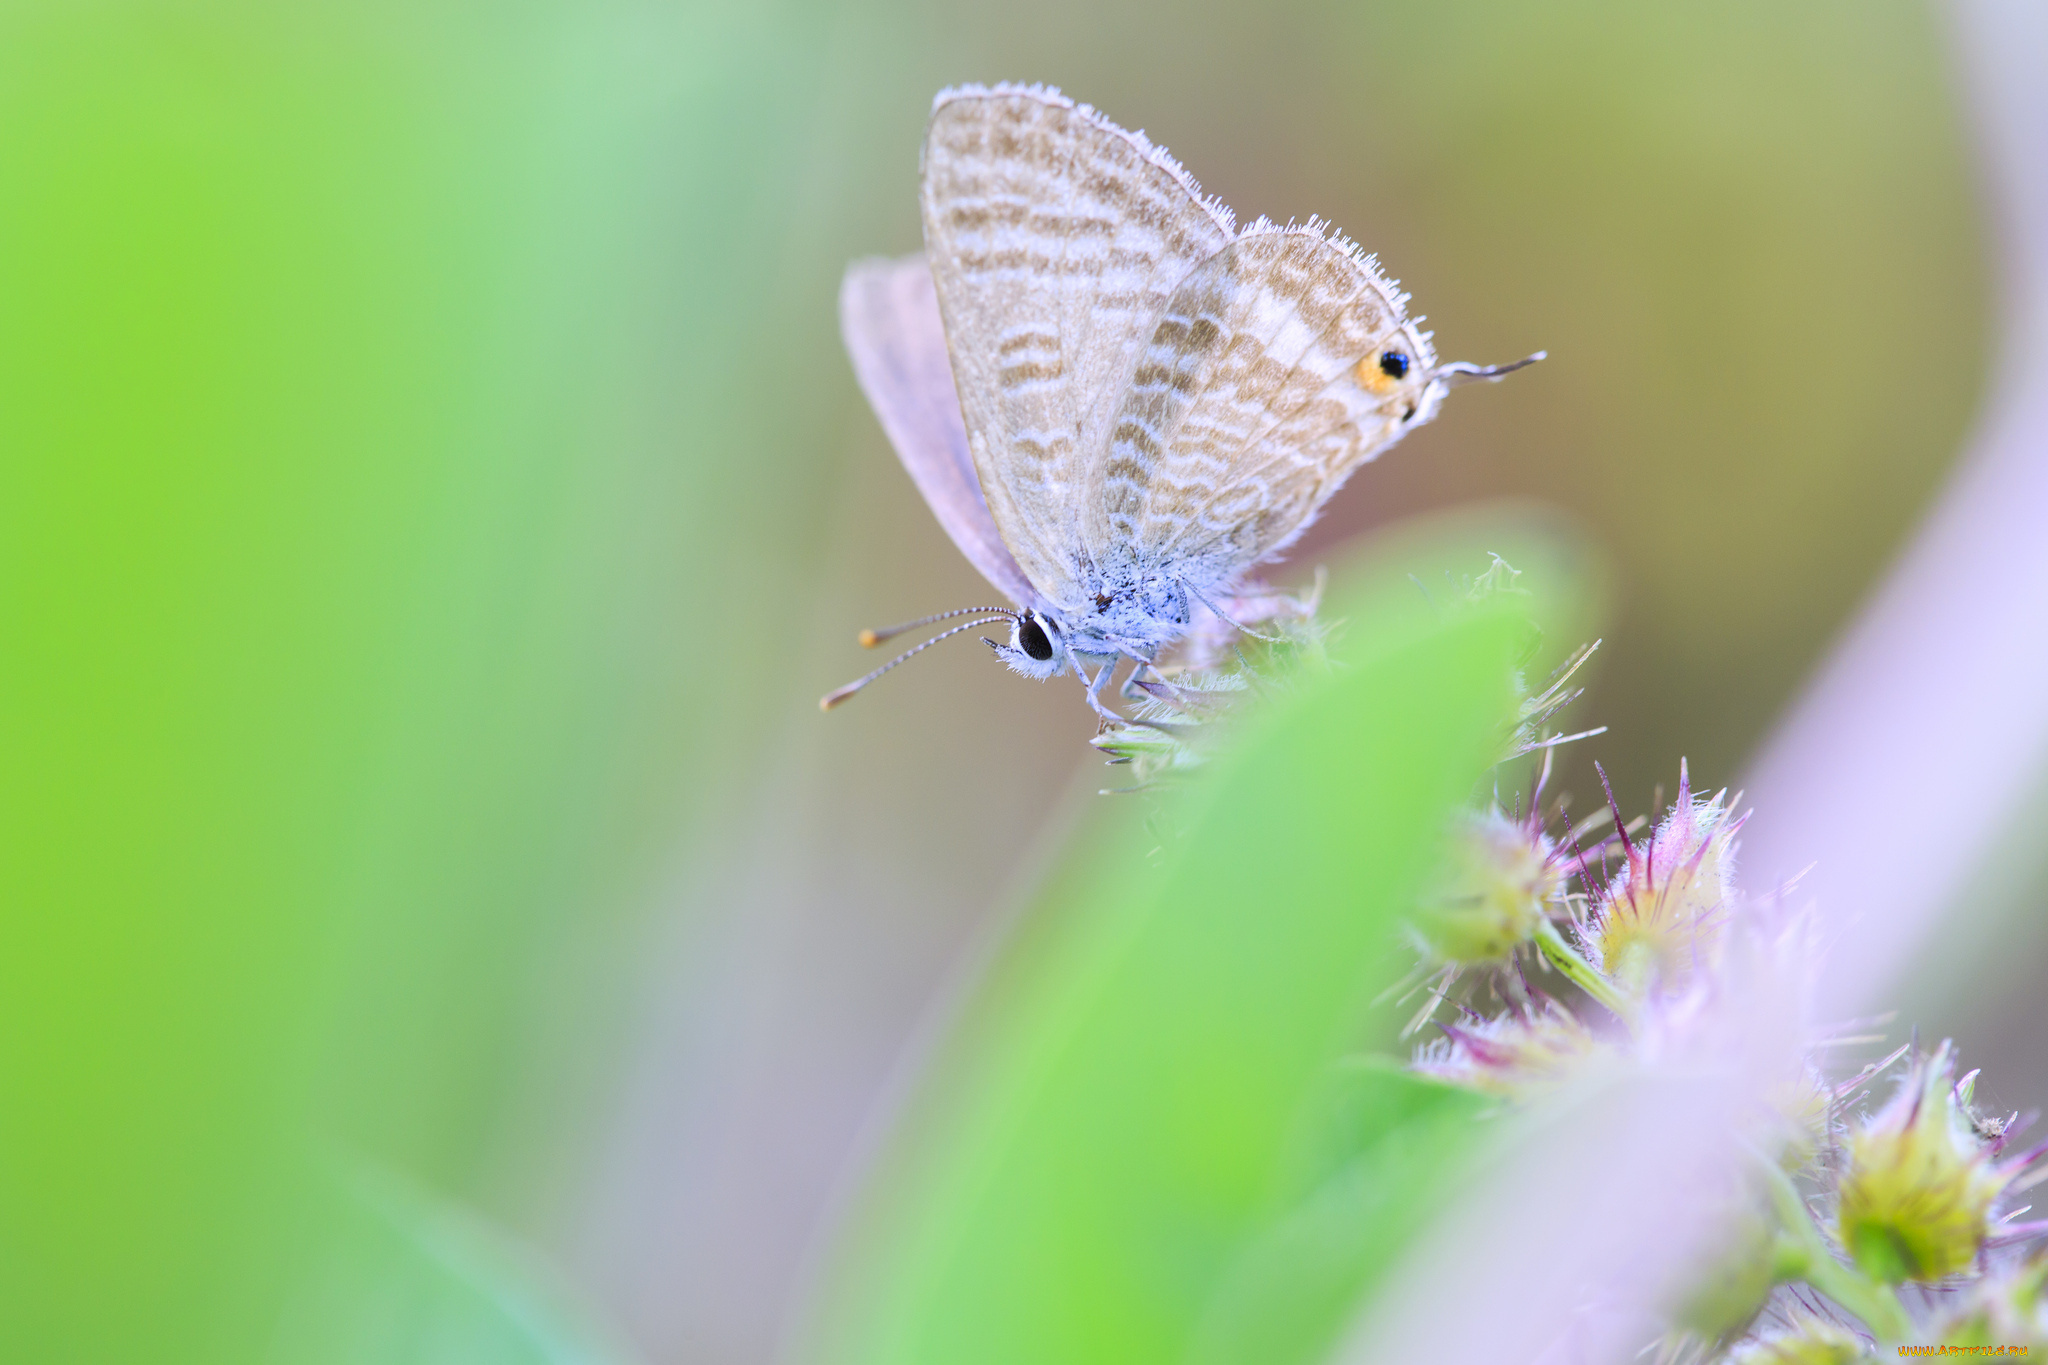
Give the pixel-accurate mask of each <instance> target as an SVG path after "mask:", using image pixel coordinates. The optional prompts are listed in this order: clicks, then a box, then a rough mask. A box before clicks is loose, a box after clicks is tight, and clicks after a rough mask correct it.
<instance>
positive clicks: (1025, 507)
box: [920, 86, 1231, 604]
mask: <svg viewBox="0 0 2048 1365" xmlns="http://www.w3.org/2000/svg"><path fill="white" fill-rule="evenodd" d="M920 200H921V203H922V207H923V212H924V236H925V247H926V250H927V251H928V252H929V253H930V255H931V260H932V278H933V280H934V282H935V284H936V286H937V292H938V301H939V310H940V312H941V313H942V314H943V315H944V318H945V326H946V337H947V341H948V342H949V344H950V348H951V352H952V358H953V375H954V378H955V380H956V381H957V383H958V386H959V393H960V407H961V411H962V415H963V416H964V418H965V425H966V430H967V439H968V450H969V452H970V454H971V455H972V458H973V461H974V467H975V469H976V470H977V471H978V472H979V473H980V476H981V487H982V490H983V492H984V493H985V494H986V495H987V498H988V507H989V511H990V513H991V514H992V515H993V517H994V519H995V524H996V526H997V528H998V529H999V530H1000V531H1001V533H1002V538H1003V540H1004V542H1005V543H1006V544H1007V545H1008V546H1009V548H1010V551H1011V553H1012V554H1014V555H1015V557H1016V559H1017V561H1018V563H1019V564H1021V565H1022V566H1023V569H1024V572H1025V573H1026V575H1028V576H1029V577H1030V579H1031V581H1032V583H1033V584H1034V585H1036V586H1037V587H1038V589H1039V590H1040V591H1041V592H1042V593H1043V594H1044V595H1045V596H1046V597H1047V598H1049V599H1051V600H1052V601H1053V602H1055V603H1067V604H1071V603H1073V601H1074V600H1075V597H1076V595H1077V592H1078V587H1077V584H1076V581H1075V578H1074V573H1075V568H1076V564H1077V560H1078V559H1079V557H1080V555H1081V554H1082V552H1083V545H1082V528H1081V525H1080V522H1081V513H1080V507H1081V500H1082V498H1083V497H1084V495H1085V494H1086V492H1087V489H1088V487H1089V484H1090V482H1091V475H1092V470H1091V466H1093V465H1097V464H1099V463H1100V452H1101V450H1102V449H1103V447H1104V444H1105V442H1106V439H1107V435H1108V430H1109V427H1110V425H1111V422H1112V421H1113V419H1114V417H1115V413H1116V404H1117V399H1118V398H1119V397H1120V396H1121V395H1122V393H1123V391H1124V389H1125V388H1126V387H1127V385H1128V383H1129V379H1130V375H1131V372H1132V370H1133V368H1134V367H1135V366H1136V364H1137V360H1138V355H1139V353H1140V352H1141V351H1142V350H1143V349H1144V346H1145V343H1146V341H1147V339H1148V338H1150V337H1151V336H1152V334H1153V330H1154V327H1155V325H1156V324H1157V322H1158V319H1159V313H1160V309H1161V308H1163V307H1164V306H1165V305H1166V302H1167V300H1168V299H1169V298H1170V297H1171V296H1172V294H1173V291H1174V289H1175V287H1176V286H1178V285H1179V284H1180V283H1181V281H1182V280H1183V279H1185V278H1186V277H1187V275H1188V273H1189V272H1190V271H1192V270H1193V269H1194V268H1195V267H1196V266H1197V265H1199V264H1200V263H1201V262H1202V261H1204V260H1207V259H1208V258H1209V257H1211V256H1213V255H1214V254H1215V253H1216V252H1217V251H1218V250H1219V249H1221V248H1222V247H1223V245H1224V244H1225V243H1226V242H1228V241H1229V240H1230V235H1231V224H1230V220H1229V216H1228V213H1227V211H1226V210H1224V209H1222V208H1221V207H1220V206H1217V205H1214V204H1212V203H1210V202H1209V201H1207V200H1205V199H1204V198H1203V196H1202V194H1201V191H1200V190H1199V189H1198V188H1197V187H1196V186H1195V184H1194V182H1193V181H1192V180H1190V179H1189V178H1188V177H1187V175H1186V174H1185V173H1184V172H1182V171H1181V169H1180V168H1179V167H1178V166H1177V165H1176V164H1174V162H1173V161H1172V159H1171V158H1169V157H1168V156H1167V155H1166V154H1165V153H1164V152H1163V151H1161V150H1159V149H1158V148H1155V147H1153V146H1152V144H1151V143H1149V142H1147V141H1146V140H1145V139H1144V137H1143V136H1142V135H1139V134H1134V133H1128V132H1125V131H1124V130H1123V129H1121V128H1118V127H1117V126H1116V125H1114V124H1112V123H1110V122H1109V121H1108V120H1106V119H1104V118H1102V117H1100V116H1099V115H1097V114H1095V113H1094V112H1093V111H1092V110H1089V109H1087V108H1085V107H1081V106H1076V105H1075V104H1074V103H1073V102H1072V101H1071V100H1068V99H1066V98H1065V97H1063V96H1061V95H1060V94H1059V93H1058V92H1057V91H1052V90H1046V89H1043V88H1038V87H1032V88H1024V87H1016V86H998V87H996V88H994V89H983V88H978V87H974V88H966V89H960V90H951V91H946V92H944V93H942V94H941V95H940V96H939V98H938V100H937V101H936V103H935V104H934V106H933V110H932V120H931V127H930V130H929V131H928V133H927V135H926V138H925V147H924V168H923V184H922V189H921V193H920Z"/></svg>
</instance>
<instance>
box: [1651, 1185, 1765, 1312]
mask: <svg viewBox="0 0 2048 1365" xmlns="http://www.w3.org/2000/svg"><path fill="white" fill-rule="evenodd" d="M1777 1233H1778V1227H1777V1224H1776V1222H1774V1221H1773V1220H1772V1219H1771V1218H1769V1217H1768V1216H1767V1215H1765V1214H1764V1212H1763V1211H1762V1210H1760V1209H1758V1208H1756V1207H1755V1206H1754V1205H1753V1204H1751V1203H1747V1202H1745V1204H1744V1205H1743V1206H1742V1207H1739V1208H1737V1209H1735V1210H1733V1211H1732V1213H1731V1214H1730V1216H1729V1217H1728V1219H1727V1220H1726V1223H1725V1224H1724V1227H1723V1230H1722V1234H1721V1237H1720V1240H1719V1242H1718V1243H1717V1252H1718V1254H1717V1255H1716V1256H1715V1257H1714V1259H1713V1261H1712V1262H1710V1263H1709V1264H1708V1267H1707V1271H1706V1273H1705V1274H1704V1275H1703V1276H1701V1277H1700V1279H1699V1280H1698V1281H1697V1282H1696V1283H1694V1284H1692V1285H1690V1286H1688V1290H1687V1293H1686V1294H1685V1296H1684V1297H1683V1298H1681V1299H1680V1300H1679V1301H1678V1303H1677V1306H1676V1307H1674V1308H1673V1309H1672V1313H1671V1317H1672V1320H1673V1321H1674V1322H1676V1323H1677V1324H1678V1325H1679V1326H1681V1327H1683V1328H1685V1329H1686V1330H1687V1331H1690V1332H1694V1333H1697V1334H1698V1335H1700V1336H1702V1337H1704V1338H1706V1339H1707V1340H1708V1341H1725V1340H1727V1339H1728V1338H1729V1337H1731V1336H1733V1335H1735V1334H1736V1333H1737V1332H1740V1331H1742V1330H1743V1329H1744V1328H1746V1327H1748V1326H1749V1324H1750V1323H1752V1322H1754V1321H1755V1320H1756V1315H1757V1314H1758V1313H1761V1312H1762V1311H1763V1307H1764V1304H1765V1303H1766V1302H1767V1301H1768V1300H1769V1299H1770V1297H1771V1289H1772V1287H1773V1286H1774V1285H1776V1284H1777V1282H1778V1276H1777V1258H1776V1257H1775V1256H1774V1255H1773V1254H1772V1244H1773V1242H1774V1241H1775V1239H1776V1237H1777Z"/></svg>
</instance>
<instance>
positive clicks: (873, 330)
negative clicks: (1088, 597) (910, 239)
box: [839, 256, 1039, 607]
mask: <svg viewBox="0 0 2048 1365" xmlns="http://www.w3.org/2000/svg"><path fill="white" fill-rule="evenodd" d="M839 330H840V333H841V335H842V336H844V337H845V339H846V352H847V354H848V355H849V356H851V357H852V359H853V373H854V377H855V378H856V379H858V380H859V381H860V387H861V392H862V393H865V394H866V395H867V397H868V403H869V405H870V406H871V407H873V408H874V410H875V416H876V417H878V418H880V419H881V422H882V430H883V431H884V432H886V433H888V436H889V443H890V444H891V445H893V446H895V447H896V456H897V458H898V459H900V460H902V461H903V467H904V468H905V469H906V470H908V471H909V472H910V479H911V482H912V483H915V484H916V485H917V491H918V492H920V493H922V494H924V500H925V502H926V503H927V504H929V505H930V507H931V509H932V515H934V516H936V517H937V518H938V519H939V525H941V526H943V527H945V528H946V534H947V535H949V536H951V537H952V538H953V543H954V544H955V545H957V546H959V547H960V553H962V554H964V555H966V556H967V559H968V562H970V563H971V564H973V565H974V567H975V568H977V569H979V570H981V576H982V577H983V578H986V579H987V580H988V581H989V582H990V583H991V584H993V585H994V586H995V589H996V591H998V592H1000V593H1002V594H1003V595H1004V596H1006V597H1008V598H1009V599H1010V600H1011V601H1012V602H1015V603H1016V604H1017V605H1018V606H1024V607H1028V606H1037V605H1039V602H1038V594H1037V593H1036V592H1034V591H1033V590H1032V587H1031V580H1029V579H1028V578H1026V577H1025V576H1024V570H1023V569H1021V568H1019V567H1018V565H1017V561H1016V560H1015V559H1013V558H1012V557H1011V555H1010V552H1009V551H1008V550H1007V549H1005V548H1004V547H1003V538H1002V535H1001V534H1000V533H999V532H998V531H997V530H996V524H995V521H994V519H993V518H991V517H990V516H989V512H988V501H987V499H985V498H983V497H982V495H981V481H980V480H979V479H978V478H977V477H976V476H975V472H974V461H973V459H972V458H970V457H969V455H968V453H967V428H966V426H965V425H963V424H962V422H961V420H960V398H959V395H958V394H957V393H955V392H954V389H953V367H952V363H951V362H950V361H949V360H948V359H947V358H946V333H945V328H944V327H943V325H942V324H941V323H940V321H939V301H938V296H937V295H936V294H935V293H933V291H932V272H931V268H930V267H929V266H928V265H927V264H926V263H925V259H924V257H922V256H908V257H905V258H904V259H902V260H899V261H880V260H873V261H855V262H854V263H853V264H852V265H851V266H849V267H847V271H846V279H845V280H844V281H843V282H842V283H841V284H840V286H839Z"/></svg>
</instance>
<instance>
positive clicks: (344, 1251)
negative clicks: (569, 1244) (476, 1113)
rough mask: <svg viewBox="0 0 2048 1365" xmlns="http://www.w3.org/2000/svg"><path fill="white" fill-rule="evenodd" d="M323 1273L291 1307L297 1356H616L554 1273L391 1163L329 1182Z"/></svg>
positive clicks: (577, 1359) (524, 1363) (324, 1359)
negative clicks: (328, 1233)
mask: <svg viewBox="0 0 2048 1365" xmlns="http://www.w3.org/2000/svg"><path fill="white" fill-rule="evenodd" d="M333 1195H334V1198H335V1203H336V1207H335V1208H334V1210H333V1212H332V1214H331V1217H330V1218H329V1220H328V1226H329V1227H330V1228H331V1229H332V1230H333V1231H334V1232H335V1234H336V1235H335V1236H334V1237H333V1238H332V1239H331V1241H330V1245H329V1248H328V1255H327V1257H326V1260H325V1263H324V1265H323V1266H322V1267H321V1270H320V1271H319V1272H318V1273H316V1274H315V1275H314V1276H313V1277H311V1278H310V1280H309V1281H308V1283H307V1286H306V1288H305V1289H303V1290H302V1291H301V1292H300V1294H299V1295H298V1296H297V1298H296V1299H294V1300H293V1301H291V1302H290V1303H289V1304H288V1305H287V1309H286V1312H285V1316H284V1321H283V1328H282V1331H281V1342H280V1346H279V1349H278V1350H277V1352H276V1353H275V1354H276V1358H277V1359H279V1360H288V1361H292V1362H294V1363H295V1365H372V1362H374V1365H620V1362H623V1361H625V1360H626V1359H627V1358H628V1357H627V1355H626V1354H625V1353H624V1352H623V1351H622V1350H621V1349H620V1348H618V1347H616V1346H614V1345H613V1344H612V1343H611V1342H609V1341H608V1340H607V1339H606V1337H605V1334H604V1333H603V1331H602V1330H600V1329H599V1328H598V1327H597V1326H596V1325H595V1322H594V1319H592V1318H591V1317H590V1316H589V1315H588V1314H586V1313H585V1312H584V1311H583V1310H582V1309H581V1308H580V1307H579V1306H578V1305H577V1304H575V1303H574V1302H572V1301H571V1299H570V1298H569V1296H568V1295H567V1294H566V1292H565V1291H564V1290H563V1289H562V1288H561V1287H560V1285H559V1283H558V1281H557V1277H556V1276H555V1275H554V1274H553V1272H552V1271H551V1270H550V1269H549V1268H548V1267H547V1266H546V1265H545V1264H544V1263H543V1262H542V1261H541V1260H540V1259H539V1258H538V1257H537V1256H535V1255H534V1254H533V1253H532V1252H530V1251H528V1250H526V1249H525V1248H523V1247H521V1246H519V1245H518V1244H517V1243H515V1242H514V1241H512V1240H511V1239H510V1238H508V1237H506V1236H505V1235H504V1234H503V1233H501V1232H499V1231H498V1230H496V1229H495V1228H493V1227H491V1226H490V1225H489V1224H487V1223H486V1222H484V1221H483V1220H482V1219H481V1218H479V1217H477V1216H476V1215H475V1214H473V1213H471V1212H469V1211H468V1210H466V1209H462V1208H458V1207H456V1206H455V1205H452V1204H449V1203H447V1202H445V1201H443V1200H441V1199H438V1198H436V1197H435V1196H434V1195H432V1194H430V1193H428V1192H427V1191H426V1190H424V1189H422V1188H420V1187H418V1186H417V1185H415V1184H413V1183H412V1182H410V1181H408V1180H405V1179H403V1178H401V1177H399V1176H397V1175H395V1174H393V1173H391V1172H388V1171H377V1170H371V1169H368V1168H359V1169H357V1170H354V1171H352V1172H350V1173H349V1174H347V1175H345V1176H344V1177H342V1179H341V1181H340V1183H339V1184H338V1186H337V1187H336V1188H335V1189H334V1190H333Z"/></svg>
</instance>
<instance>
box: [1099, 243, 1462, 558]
mask: <svg viewBox="0 0 2048 1365" xmlns="http://www.w3.org/2000/svg"><path fill="white" fill-rule="evenodd" d="M1403 302H1404V297H1403V295H1402V294H1401V293H1400V291H1399V289H1398V287H1396V286H1395V285H1394V284H1393V283H1392V282H1391V281H1389V280H1387V279H1386V278H1385V277H1384V276H1382V275H1381V274H1380V273H1379V271H1378V270H1377V268H1375V266H1374V265H1373V263H1372V261H1371V260H1370V259H1368V258H1366V257H1364V256H1362V255H1360V254H1359V252H1358V251H1357V249H1356V248H1354V247H1352V246H1351V245H1350V244H1349V243H1347V242H1345V241H1343V240H1342V239H1331V238H1327V237H1325V236H1324V235H1323V234H1322V232H1321V231H1320V230H1318V229H1317V228H1316V227H1315V226H1314V225H1313V224H1311V225H1310V226H1309V227H1307V228H1278V227H1273V226H1271V225H1270V224H1264V223H1260V224H1255V225H1254V226H1253V227H1251V228H1249V229H1247V230H1246V231H1245V233H1244V234H1243V235H1242V236H1240V237H1238V238H1237V239H1236V240H1235V241H1233V242H1231V243H1230V245H1229V246H1227V247H1225V248H1224V249H1223V250H1221V251H1219V252H1218V253H1217V254H1216V255H1215V256H1213V257H1211V258H1210V259H1209V260H1207V261H1205V262H1204V263H1203V264H1202V265H1201V266H1200V267H1199V268H1197V269H1196V270H1195V271H1194V272H1193V273H1192V274H1190V275H1189V276H1188V278H1187V279H1186V280H1184V281H1183V282H1182V283H1181V285H1180V287H1179V288H1178V289H1177V290H1175V291H1174V294H1173V297H1172V299H1171V300H1170V301H1169V303H1168V304H1167V306H1166V309H1165V312H1164V313H1163V315H1162V316H1161V318H1160V321H1159V324H1158V326H1157V328H1156V329H1155V330H1154V332H1153V334H1152V336H1151V338H1150V340H1149V342H1148V343H1147V345H1146V347H1145V353H1144V357H1143V359H1142V360H1140V362H1139V364H1138V366H1137V369H1136V371H1135V372H1134V375H1133V378H1132V383H1131V385H1130V387H1129V389H1128V390H1127V391H1126V393H1125V394H1124V395H1123V399H1122V402H1121V404H1120V406H1119V408H1118V410H1117V416H1116V424H1115V426H1114V427H1113V429H1112V432H1111V439H1110V446H1109V451H1108V455H1107V458H1106V459H1105V460H1104V462H1103V465H1102V467H1101V472H1100V476H1099V483H1098V487H1097V489H1096V491H1095V492H1094V494H1093V495H1092V496H1091V497H1090V498H1089V499H1088V500H1087V506H1088V509H1089V511H1088V520H1087V523H1086V526H1087V535H1086V539H1087V541H1088V544H1089V548H1090V551H1091V553H1094V554H1096V555H1098V556H1100V555H1101V554H1103V553H1105V552H1106V551H1107V549H1108V547H1110V546H1114V545H1118V544H1121V545H1126V546H1129V547H1131V550H1132V551H1133V552H1134V553H1135V555H1136V557H1137V558H1138V559H1139V560H1140V561H1141V562H1143V563H1146V564H1151V565H1176V566H1181V568H1182V569H1183V570H1184V571H1185V572H1186V573H1187V574H1191V575H1194V576H1195V578H1196V580H1197V581H1198V584H1199V583H1201V582H1202V581H1203V580H1206V583H1207V584H1208V585H1212V586H1213V585H1220V584H1222V583H1226V582H1228V581H1229V580H1230V579H1232V578H1234V577H1235V576H1236V575H1237V574H1239V573H1241V572H1242V571H1243V570H1244V569H1246V568H1248V567H1249V566H1250V565H1252V564H1254V563H1256V562H1257V561H1258V560H1260V559H1262V558H1264V557H1265V556H1267V555H1269V554H1272V553H1273V552H1274V551H1276V550H1277V549H1279V548H1280V547H1281V546H1283V545H1284V544H1286V542H1287V541H1288V540H1290V539H1291V538H1292V537H1293V536H1294V535H1296V534H1297V533H1298V532H1300V531H1301V529H1302V528H1303V527H1305V526H1306V525H1307V524H1308V522H1309V520H1310V519H1311V518H1312V517H1313V516H1314V514H1315V512H1316V510H1317V509H1318V508H1320V507H1321V506H1322V504H1323V502H1324V501H1325V500H1326V499H1327V498H1328V497H1329V496H1330V495H1331V494H1332V493H1334V492H1336V490H1337V487H1338V485H1340V484H1341V483H1343V481H1344V480H1345V479H1346V478H1347V477H1348V476H1349V475H1350V474H1351V472H1352V471H1353V470H1354V469H1356V468H1357V467H1358V466H1359V465H1361V464H1363V463H1365V462H1366V461H1367V460H1369V459H1371V458H1372V457H1373V456H1374V455H1376V454H1378V453H1379V452H1380V451H1381V450H1383V449H1385V448H1386V447H1387V446H1388V445H1390V444H1392V443H1393V442H1394V441H1395V440H1397V439H1399V437H1400V436H1401V434H1402V433H1403V432H1404V431H1405V430H1406V427H1407V425H1412V422H1408V421H1407V420H1406V419H1405V418H1404V411H1403V404H1402V403H1400V402H1390V400H1389V397H1388V395H1387V394H1386V393H1385V392H1375V391H1374V388H1373V387H1372V386H1370V385H1369V384H1368V382H1367V381H1366V380H1364V379H1362V378H1361V377H1360V374H1359V371H1358V366H1359V362H1360V361H1362V360H1365V359H1367V358H1368V357H1371V356H1374V355H1376V354H1377V352H1378V351H1379V349H1380V348H1381V347H1383V346H1385V345H1387V344H1388V343H1389V341H1390V339H1392V338H1394V337H1395V336H1397V335H1398V336H1400V337H1401V338H1402V340H1401V342H1400V345H1401V346H1402V347H1403V348H1405V349H1406V350H1407V351H1408V353H1409V355H1410V356H1411V357H1412V363H1413V364H1414V365H1415V366H1416V367H1417V372H1418V373H1425V374H1426V373H1427V372H1428V369H1429V367H1431V366H1433V365H1434V363H1435V358H1434V355H1433V353H1432V352H1431V351H1430V350H1429V347H1428V339H1427V338H1426V337H1423V336H1421V335H1419V334H1417V333H1416V331H1415V329H1414V328H1413V326H1411V325H1410V324H1409V322H1408V319H1407V316H1406V313H1405V312H1404V310H1403V307H1402V305H1403ZM1382 387H1383V386H1382ZM1420 416H1421V417H1425V418H1426V416H1427V413H1423V414H1420Z"/></svg>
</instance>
